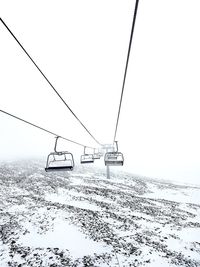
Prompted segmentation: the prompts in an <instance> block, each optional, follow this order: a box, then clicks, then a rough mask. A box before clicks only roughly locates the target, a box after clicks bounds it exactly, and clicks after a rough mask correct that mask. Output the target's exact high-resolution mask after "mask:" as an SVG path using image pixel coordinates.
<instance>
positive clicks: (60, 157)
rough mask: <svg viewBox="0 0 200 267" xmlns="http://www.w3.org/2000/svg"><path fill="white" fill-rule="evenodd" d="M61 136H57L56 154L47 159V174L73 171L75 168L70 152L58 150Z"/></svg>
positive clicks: (52, 153) (51, 154) (53, 153)
mask: <svg viewBox="0 0 200 267" xmlns="http://www.w3.org/2000/svg"><path fill="white" fill-rule="evenodd" d="M58 138H59V136H56V142H55V147H54V152H51V153H50V154H49V155H48V157H47V163H46V168H45V171H46V172H52V171H72V170H73V168H74V158H73V155H72V153H70V152H68V151H60V152H58V151H57V150H56V146H57V141H58Z"/></svg>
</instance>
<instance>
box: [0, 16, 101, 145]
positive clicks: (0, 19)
mask: <svg viewBox="0 0 200 267" xmlns="http://www.w3.org/2000/svg"><path fill="white" fill-rule="evenodd" d="M0 21H1V22H2V24H3V25H4V26H5V28H6V29H7V30H8V32H9V33H10V34H11V35H12V37H13V38H14V39H15V41H16V42H17V43H18V45H19V46H20V47H21V48H22V50H23V51H24V52H25V54H26V55H27V56H28V57H29V59H30V60H31V61H32V63H33V64H34V65H35V67H36V68H37V69H38V70H39V72H40V73H41V74H42V76H43V77H44V78H45V80H46V81H47V82H48V84H49V85H50V86H51V88H52V89H53V90H54V92H55V93H56V94H57V95H58V97H59V98H60V99H61V100H62V102H63V103H64V104H65V106H66V107H67V108H68V109H69V111H70V112H71V113H72V115H73V116H74V117H75V118H76V119H77V120H78V122H79V123H80V124H81V125H82V127H83V128H84V129H85V130H86V131H87V133H88V134H89V135H90V136H91V137H92V138H93V140H94V141H95V142H96V143H97V144H99V145H101V144H100V143H99V141H97V139H96V138H95V137H94V136H93V135H92V134H91V132H90V131H89V130H88V129H87V128H86V126H85V125H84V124H83V123H82V122H81V120H80V119H79V118H78V117H77V116H76V114H75V113H74V112H73V111H72V109H71V108H70V107H69V105H68V104H67V103H66V102H65V100H64V99H63V98H62V97H61V95H60V94H59V93H58V91H57V90H56V89H55V87H54V86H53V85H52V83H51V82H50V81H49V79H48V78H47V77H46V75H45V74H44V73H43V72H42V70H41V69H40V68H39V67H38V65H37V64H36V63H35V61H34V60H33V59H32V57H31V56H30V55H29V53H28V52H27V51H26V50H25V48H24V47H23V46H22V44H21V43H20V42H19V40H18V39H17V38H16V36H15V35H14V34H13V32H12V31H11V30H10V28H9V27H8V26H7V25H6V23H5V22H4V21H3V19H2V18H0Z"/></svg>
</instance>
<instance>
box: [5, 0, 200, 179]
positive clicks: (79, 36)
mask: <svg viewBox="0 0 200 267" xmlns="http://www.w3.org/2000/svg"><path fill="white" fill-rule="evenodd" d="M199 8H200V2H199V1H198V0H192V1H190V5H188V1H186V0H176V1H174V0H173V1H172V0H168V1H167V0H153V1H147V0H143V1H141V2H140V4H139V8H138V16H137V20H136V25H135V32H134V36H133V44H132V50H131V56H130V62H129V68H128V73H127V80H126V85H125V91H124V98H123V102H122V110H121V115H120V121H119V128H118V132H117V140H118V141H119V150H120V151H121V152H123V154H124V158H125V162H124V166H123V167H120V168H117V170H122V171H128V172H132V173H133V174H137V175H141V176H148V177H157V178H164V179H171V180H174V181H179V182H186V183H200V181H199V177H200V162H199V161H200V157H199V151H200V139H199V136H200V126H199V114H200V105H199V86H200V79H199V73H198V72H199V62H200V51H199V47H200V37H199V25H200V17H199ZM0 10H1V17H2V19H3V20H4V21H5V22H6V23H7V24H8V26H9V27H10V28H11V30H12V31H13V32H14V34H15V35H16V36H17V38H18V39H19V40H20V41H21V42H22V44H23V45H24V47H25V49H26V50H27V51H28V52H29V53H30V55H31V56H32V57H33V58H34V60H35V61H36V62H37V64H38V65H39V67H40V68H41V69H42V71H43V72H44V73H45V74H46V76H47V77H48V79H49V80H50V81H51V82H52V84H53V85H54V86H55V87H56V89H57V90H58V91H59V93H60V94H61V95H62V97H63V98H64V99H65V101H66V102H67V104H69V106H70V108H71V109H72V110H73V111H74V112H75V114H76V115H77V116H78V117H79V118H80V120H81V121H82V122H83V123H84V124H85V125H86V127H87V128H88V129H89V130H90V131H91V133H92V134H93V135H94V136H95V138H96V139H97V140H99V141H100V142H101V143H102V144H107V143H112V141H113V137H114V130H115V123H116V118H117V112H118V105H119V99H120V93H121V86H122V79H123V73H124V67H125V61H126V53H127V49H128V42H129V35H130V29H131V22H132V16H133V10H134V1H129V0H127V1H124V0H123V1H122V0H118V1H116V0H115V1H114V0H110V1H107V0H103V1H102V0H101V1H92V0H87V1H84V2H83V1H80V0H76V1H64V0H60V1H59V4H58V2H55V1H47V0H44V1H42V2H41V1H39V0H36V1H35V0H34V1H28V2H27V1H25V0H19V1H17V2H16V1H11V0H2V1H1V3H0ZM0 43H1V49H0V73H1V76H0V109H2V110H5V111H7V112H10V113H12V114H14V115H16V116H19V117H21V118H22V119H25V120H28V121H30V122H32V123H35V124H37V125H38V126H41V127H44V128H45V129H47V130H49V131H52V132H55V133H56V134H58V135H61V136H64V137H66V138H69V139H72V140H74V141H77V142H80V143H82V144H84V145H87V146H92V147H93V146H95V147H96V146H97V144H96V143H95V142H94V141H93V140H92V139H91V137H90V136H89V135H88V133H87V132H86V131H85V130H84V129H83V127H81V125H80V124H79V123H78V122H77V121H76V119H75V118H74V117H73V115H72V114H71V113H70V112H69V110H67V108H66V107H65V106H64V105H63V103H62V102H61V101H60V99H59V98H58V97H57V96H56V94H55V93H54V92H53V91H52V89H51V88H50V86H49V85H48V84H47V82H46V81H45V80H44V78H43V77H42V76H41V74H40V73H39V72H38V71H37V69H36V68H35V67H34V66H33V64H32V63H31V62H30V60H29V59H28V58H27V56H26V55H25V54H24V53H23V51H22V50H21V48H20V47H19V46H18V45H17V43H16V42H15V40H14V39H13V38H12V37H11V35H10V34H9V33H8V31H7V30H6V29H5V27H4V26H3V25H2V24H0ZM0 125H1V126H0V127H1V128H0V130H1V131H0V160H1V161H3V160H11V159H21V158H32V157H39V158H41V159H44V163H45V159H46V157H47V155H48V153H50V152H52V151H53V148H54V142H55V138H54V136H53V135H50V134H48V133H45V132H43V131H41V130H39V129H36V128H33V127H31V126H29V125H26V124H24V123H23V122H20V121H17V120H15V119H13V118H11V117H9V116H7V115H5V114H3V113H0ZM59 149H61V150H68V151H70V152H72V153H73V154H74V157H75V159H76V160H77V161H79V158H80V155H81V153H83V148H82V147H79V146H77V145H74V144H72V143H69V142H67V141H64V140H62V141H61V140H59ZM103 164H104V163H103V161H102V162H101V163H98V164H97V165H98V166H103ZM112 169H113V168H112Z"/></svg>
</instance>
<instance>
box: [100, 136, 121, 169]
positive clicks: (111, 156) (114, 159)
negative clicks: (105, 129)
mask: <svg viewBox="0 0 200 267" xmlns="http://www.w3.org/2000/svg"><path fill="white" fill-rule="evenodd" d="M115 145H116V151H113V152H107V153H106V154H105V156H104V162H105V165H106V166H123V164H124V156H123V154H122V153H121V152H118V144H117V141H115Z"/></svg>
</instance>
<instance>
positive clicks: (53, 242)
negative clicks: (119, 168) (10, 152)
mask: <svg viewBox="0 0 200 267" xmlns="http://www.w3.org/2000/svg"><path fill="white" fill-rule="evenodd" d="M7 266H12V267H22V266H33V267H39V266H51V267H56V266H74V267H75V266H102V267H104V266H121V267H122V266H148V267H160V266H163V267H167V266H171V267H173V266H187V267H193V266H200V187H198V186H186V185H180V184H179V185H176V184H173V183H170V182H164V181H159V180H153V179H147V178H140V177H134V176H131V175H130V174H126V173H118V174H116V173H115V174H113V173H112V172H111V179H109V180H107V179H106V177H105V175H104V172H103V171H101V170H97V169H95V168H94V169H92V168H87V167H86V166H84V167H79V168H77V169H76V170H75V171H74V172H65V173H62V172H60V173H45V171H44V168H43V165H41V163H40V162H37V161H23V162H13V163H1V164H0V267H7Z"/></svg>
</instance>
